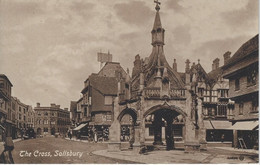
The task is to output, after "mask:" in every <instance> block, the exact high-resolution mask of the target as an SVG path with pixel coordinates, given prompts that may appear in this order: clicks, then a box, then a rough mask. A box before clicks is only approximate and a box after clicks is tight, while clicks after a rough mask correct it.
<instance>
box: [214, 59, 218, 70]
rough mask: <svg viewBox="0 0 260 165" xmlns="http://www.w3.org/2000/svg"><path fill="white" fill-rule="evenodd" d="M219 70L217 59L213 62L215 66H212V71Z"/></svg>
mask: <svg viewBox="0 0 260 165" xmlns="http://www.w3.org/2000/svg"><path fill="white" fill-rule="evenodd" d="M218 68H219V58H216V59H215V60H214V61H213V64H212V70H216V69H218Z"/></svg>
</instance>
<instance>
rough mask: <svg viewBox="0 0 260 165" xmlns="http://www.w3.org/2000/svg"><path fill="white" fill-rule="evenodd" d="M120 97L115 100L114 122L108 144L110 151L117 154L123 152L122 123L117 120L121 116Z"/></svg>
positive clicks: (110, 129)
mask: <svg viewBox="0 0 260 165" xmlns="http://www.w3.org/2000/svg"><path fill="white" fill-rule="evenodd" d="M118 101H119V97H116V98H115V100H114V115H113V117H114V120H113V123H112V124H111V126H110V128H109V143H108V151H109V152H116V151H121V142H120V133H121V130H120V123H119V121H118V120H117V117H118V115H119V104H118Z"/></svg>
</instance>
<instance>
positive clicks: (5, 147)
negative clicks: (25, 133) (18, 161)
mask: <svg viewBox="0 0 260 165" xmlns="http://www.w3.org/2000/svg"><path fill="white" fill-rule="evenodd" d="M8 131H9V130H8V129H7V128H6V119H5V117H4V116H3V115H1V116H0V152H1V153H0V154H1V155H0V163H4V164H14V160H13V156H12V150H13V149H14V143H13V140H12V137H11V136H10V135H9V134H10V132H8Z"/></svg>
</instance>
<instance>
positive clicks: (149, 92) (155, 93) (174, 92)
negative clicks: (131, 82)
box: [145, 88, 185, 98]
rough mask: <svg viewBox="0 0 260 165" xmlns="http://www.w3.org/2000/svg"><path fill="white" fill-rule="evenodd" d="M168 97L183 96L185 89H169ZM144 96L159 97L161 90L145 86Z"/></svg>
mask: <svg viewBox="0 0 260 165" xmlns="http://www.w3.org/2000/svg"><path fill="white" fill-rule="evenodd" d="M169 96H170V98H185V89H170V91H169ZM145 97H147V98H160V97H161V90H160V88H146V89H145Z"/></svg>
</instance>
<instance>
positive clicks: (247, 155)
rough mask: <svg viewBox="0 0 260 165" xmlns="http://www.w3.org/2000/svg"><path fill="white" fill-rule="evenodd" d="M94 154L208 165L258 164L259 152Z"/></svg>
mask: <svg viewBox="0 0 260 165" xmlns="http://www.w3.org/2000/svg"><path fill="white" fill-rule="evenodd" d="M93 154H95V155H99V156H104V157H108V158H114V159H121V160H125V161H134V162H136V163H142V164H166V163H170V164H173V163H174V164H176V163H177V164H179V163H181V164H182V163H189V164H190V163H196V164H200V163H207V164H220V163H221V164H223V163H224V164H229V163H231V164H233V163H236V164H245V163H247V164H248V163H254V164H255V163H258V162H259V158H258V151H257V153H252V151H241V150H240V151H236V150H235V149H232V148H228V147H216V148H215V147H212V148H208V150H207V151H203V152H194V153H185V152H184V151H183V150H171V151H166V150H155V151H151V152H147V153H146V154H136V153H134V152H133V151H131V150H127V149H125V150H122V151H121V152H108V151H107V150H100V151H94V152H93Z"/></svg>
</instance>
